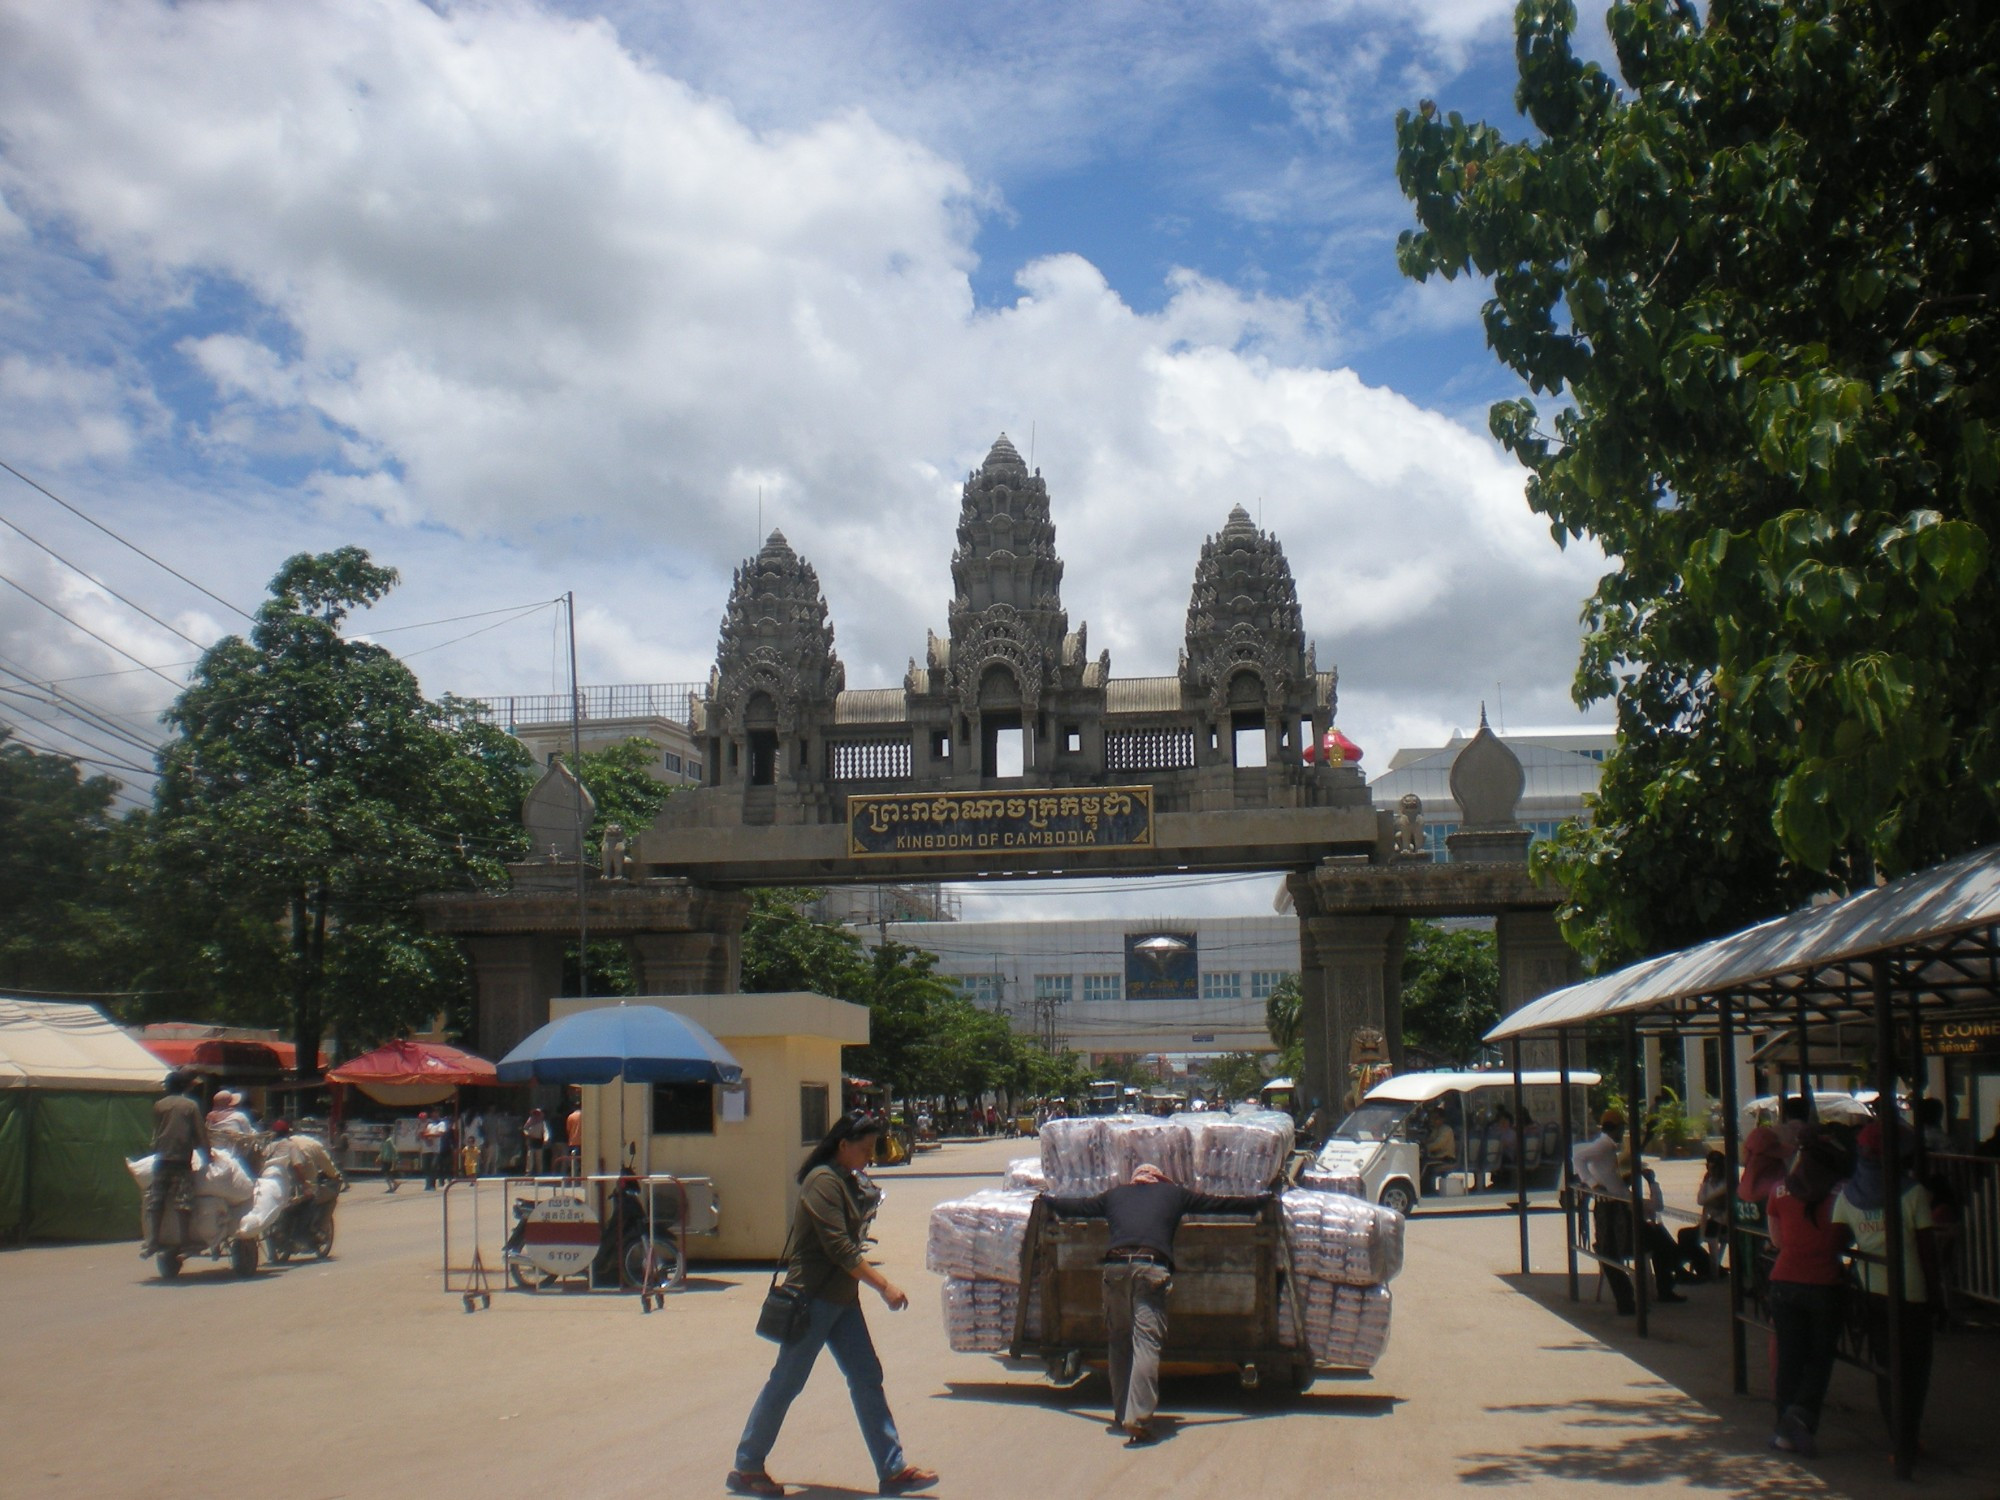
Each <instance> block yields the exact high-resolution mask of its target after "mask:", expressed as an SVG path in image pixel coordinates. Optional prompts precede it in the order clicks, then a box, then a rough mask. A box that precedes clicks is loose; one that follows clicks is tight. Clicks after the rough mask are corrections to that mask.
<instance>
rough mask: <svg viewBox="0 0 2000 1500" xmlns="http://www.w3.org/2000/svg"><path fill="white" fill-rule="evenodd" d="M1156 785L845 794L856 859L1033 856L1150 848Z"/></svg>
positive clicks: (849, 844) (849, 835)
mask: <svg viewBox="0 0 2000 1500" xmlns="http://www.w3.org/2000/svg"><path fill="white" fill-rule="evenodd" d="M1152 846H1153V789H1152V788H1151V787H1149V786H1113V787H1099V788H1096V789H1094V790H1091V791H1075V792H1022V793H1020V794H1018V795H1013V796H995V795H994V794H992V793H991V792H892V793H887V794H880V795H878V794H873V793H869V794H857V795H855V796H852V797H849V798H848V799H847V852H848V855H849V857H850V858H853V859H912V858H915V859H925V858H936V857H938V856H941V855H942V856H954V855H958V856H962V855H967V854H973V855H990V854H998V855H1006V854H1033V853H1040V852H1042V851H1044V850H1065V849H1074V850H1093V849H1150V848H1151V847H1152Z"/></svg>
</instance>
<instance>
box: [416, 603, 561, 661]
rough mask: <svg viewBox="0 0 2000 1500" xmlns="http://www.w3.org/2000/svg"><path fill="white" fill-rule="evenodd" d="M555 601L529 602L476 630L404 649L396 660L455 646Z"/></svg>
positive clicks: (553, 604)
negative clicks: (412, 649)
mask: <svg viewBox="0 0 2000 1500" xmlns="http://www.w3.org/2000/svg"><path fill="white" fill-rule="evenodd" d="M555 603H556V601H555V600H553V599H551V600H550V601H549V602H548V603H546V604H531V605H529V606H528V607H527V608H526V609H524V610H522V611H520V612H519V613H518V614H515V615H511V616H509V617H508V618H507V619H504V620H495V621H494V622H493V623H492V624H491V625H482V626H480V627H479V628H478V629H477V630H468V631H467V632H466V633H465V634H464V635H455V636H453V637H452V638H451V639H450V640H448V641H439V642H437V643H436V644H435V645H431V646H421V647H419V648H418V649H417V650H415V651H406V652H404V653H403V655H402V656H401V657H399V658H398V660H400V661H408V660H409V659H410V658H411V657H413V656H422V655H423V654H424V653H425V652H427V651H442V650H444V648H445V647H447V646H456V645H457V644H458V643H459V642H460V641H469V640H471V639H472V638H473V637H474V636H475V635H484V634H486V632H487V631H489V630H498V629H499V628H500V627H501V626H503V625H512V624H513V623H514V621H516V620H524V619H526V618H527V617H528V616H529V615H532V614H535V613H537V612H539V611H541V610H544V609H551V608H553V607H554V606H555ZM411 628H414V627H411Z"/></svg>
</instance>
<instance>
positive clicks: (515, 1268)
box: [503, 1169, 686, 1292]
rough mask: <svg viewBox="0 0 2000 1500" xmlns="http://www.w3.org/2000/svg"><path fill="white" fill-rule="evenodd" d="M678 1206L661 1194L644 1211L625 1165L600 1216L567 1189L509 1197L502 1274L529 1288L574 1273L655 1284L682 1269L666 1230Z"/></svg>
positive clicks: (602, 1281)
mask: <svg viewBox="0 0 2000 1500" xmlns="http://www.w3.org/2000/svg"><path fill="white" fill-rule="evenodd" d="M678 1213H679V1208H678V1205H677V1203H675V1202H674V1200H671V1199H665V1198H663V1199H661V1200H660V1203H659V1207H658V1211H657V1212H655V1213H653V1214H651V1215H649V1214H648V1213H647V1211H646V1202H645V1195H644V1194H642V1193H641V1192H640V1191H639V1179H638V1177H637V1176H636V1175H635V1174H634V1173H633V1172H631V1171H630V1170H629V1169H628V1170H627V1171H626V1172H624V1173H623V1174H622V1175H621V1176H620V1177H619V1178H618V1182H617V1185H616V1186H615V1187H614V1188H613V1189H612V1191H611V1196H610V1199H609V1201H608V1202H607V1203H606V1204H605V1215H604V1218H603V1220H602V1221H601V1222H600V1221H599V1219H598V1217H597V1215H596V1213H595V1212H594V1211H593V1210H592V1208H591V1206H590V1204H589V1202H588V1201H587V1200H586V1199H584V1198H582V1197H579V1196H575V1195H573V1194H568V1193H558V1194H556V1195H554V1196H553V1197H548V1198H540V1199H536V1198H516V1199H515V1200H514V1228H513V1230H512V1231H511V1232H510V1233H509V1234H508V1236H507V1244H506V1247H505V1251H504V1254H503V1259H504V1260H505V1262H506V1266H507V1275H508V1277H509V1278H510V1279H511V1280H512V1281H513V1283H514V1285H515V1286H517V1287H521V1288H523V1289H524V1290H527V1291H531V1292H534V1291H540V1290H542V1288H544V1287H549V1286H554V1285H555V1284H556V1283H557V1282H558V1281H560V1280H562V1279H563V1278H564V1277H566V1276H576V1275H581V1274H587V1275H588V1276H589V1279H590V1284H591V1285H592V1286H618V1287H621V1288H625V1289H636V1290H639V1291H642V1292H650V1291H655V1290H657V1289H658V1288H659V1287H660V1286H662V1285H663V1284H665V1283H667V1282H670V1281H676V1280H678V1279H679V1278H680V1277H681V1276H682V1275H683V1274H684V1272H685V1269H686V1268H685V1266H684V1264H683V1262H682V1260H681V1255H680V1246H679V1244H678V1243H677V1241H676V1240H675V1237H674V1233H673V1231H674V1229H675V1228H676V1226H677V1224H678V1218H677V1216H678Z"/></svg>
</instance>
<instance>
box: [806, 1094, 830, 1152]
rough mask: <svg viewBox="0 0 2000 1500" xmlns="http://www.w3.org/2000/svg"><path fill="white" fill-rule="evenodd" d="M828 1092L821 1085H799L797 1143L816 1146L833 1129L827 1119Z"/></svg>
mask: <svg viewBox="0 0 2000 1500" xmlns="http://www.w3.org/2000/svg"><path fill="white" fill-rule="evenodd" d="M829 1104H830V1100H829V1090H828V1088H827V1086H826V1085H825V1084H823V1083H802V1084H800V1085H799V1143H800V1144H801V1145H805V1146H817V1145H818V1144H819V1143H820V1142H821V1141H822V1140H823V1139H825V1137H826V1133H827V1131H829V1130H830V1129H832V1128H833V1122H832V1120H831V1119H830V1118H829V1117H828V1114H827V1110H828V1108H829Z"/></svg>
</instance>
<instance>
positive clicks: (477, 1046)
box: [464, 932, 563, 1058]
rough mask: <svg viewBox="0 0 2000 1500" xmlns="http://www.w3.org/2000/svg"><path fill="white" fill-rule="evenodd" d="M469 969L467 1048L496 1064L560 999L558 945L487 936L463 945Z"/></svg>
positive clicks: (554, 939) (541, 939)
mask: <svg viewBox="0 0 2000 1500" xmlns="http://www.w3.org/2000/svg"><path fill="white" fill-rule="evenodd" d="M464 943H465V955H466V957H467V958H468V959H469V960H470V961H471V964H472V993H473V1017H474V1019H473V1038H472V1046H473V1048H474V1050H475V1051H477V1052H478V1053H479V1054H480V1055H481V1056H483V1057H491V1058H500V1057H504V1056H506V1055H507V1053H509V1052H511V1051H512V1050H513V1049H514V1047H515V1045H516V1044H517V1043H519V1042H520V1041H521V1039H522V1038H523V1037H525V1036H527V1035H528V1034H529V1033H530V1032H532V1031H534V1030H535V1029H536V1028H537V1027H538V1026H544V1025H546V1024H548V1019H549V1000H550V998H551V997H552V996H555V995H559V994H561V993H562V981H563V939H562V938H561V937H560V936H557V935H553V934H549V933H538V932H521V933H515V932H510V933H492V934H486V935H481V936H468V937H466V938H465V939H464Z"/></svg>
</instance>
